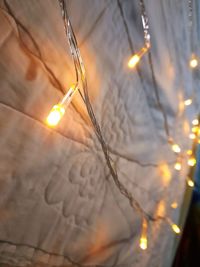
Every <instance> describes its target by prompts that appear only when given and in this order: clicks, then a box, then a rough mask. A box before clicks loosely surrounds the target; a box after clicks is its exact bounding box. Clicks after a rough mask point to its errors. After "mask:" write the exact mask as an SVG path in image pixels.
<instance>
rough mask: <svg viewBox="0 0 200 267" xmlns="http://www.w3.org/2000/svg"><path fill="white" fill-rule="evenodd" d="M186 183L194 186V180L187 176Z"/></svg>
mask: <svg viewBox="0 0 200 267" xmlns="http://www.w3.org/2000/svg"><path fill="white" fill-rule="evenodd" d="M187 184H188V186H189V187H194V181H192V180H191V179H190V178H188V180H187Z"/></svg>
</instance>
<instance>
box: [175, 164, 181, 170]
mask: <svg viewBox="0 0 200 267" xmlns="http://www.w3.org/2000/svg"><path fill="white" fill-rule="evenodd" d="M174 169H175V170H177V171H180V170H181V163H180V162H176V163H175V164H174Z"/></svg>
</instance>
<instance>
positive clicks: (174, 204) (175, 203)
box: [171, 201, 178, 209]
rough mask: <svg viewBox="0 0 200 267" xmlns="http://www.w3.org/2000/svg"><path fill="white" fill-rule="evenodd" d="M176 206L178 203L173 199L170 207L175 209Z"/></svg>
mask: <svg viewBox="0 0 200 267" xmlns="http://www.w3.org/2000/svg"><path fill="white" fill-rule="evenodd" d="M177 207H178V203H177V202H175V201H174V202H173V203H172V204H171V208H172V209H176V208H177Z"/></svg>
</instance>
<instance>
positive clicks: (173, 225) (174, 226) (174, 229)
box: [171, 223, 181, 234]
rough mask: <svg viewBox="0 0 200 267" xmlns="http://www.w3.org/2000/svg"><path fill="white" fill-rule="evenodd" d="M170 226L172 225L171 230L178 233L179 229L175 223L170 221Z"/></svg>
mask: <svg viewBox="0 0 200 267" xmlns="http://www.w3.org/2000/svg"><path fill="white" fill-rule="evenodd" d="M171 227H172V230H173V231H174V232H175V233H176V234H180V232H181V230H180V228H179V227H178V225H177V224H174V223H172V224H171Z"/></svg>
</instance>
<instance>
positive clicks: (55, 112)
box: [46, 105, 65, 126]
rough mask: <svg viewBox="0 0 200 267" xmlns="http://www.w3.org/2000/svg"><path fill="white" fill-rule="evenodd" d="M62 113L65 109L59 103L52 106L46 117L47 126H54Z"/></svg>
mask: <svg viewBox="0 0 200 267" xmlns="http://www.w3.org/2000/svg"><path fill="white" fill-rule="evenodd" d="M64 114H65V109H64V108H63V107H62V106H61V105H55V106H53V108H52V110H51V111H50V113H49V115H48V117H47V120H46V122H47V124H48V125H49V126H56V125H57V124H58V123H59V121H60V120H61V118H62V117H63V115H64Z"/></svg>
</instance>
